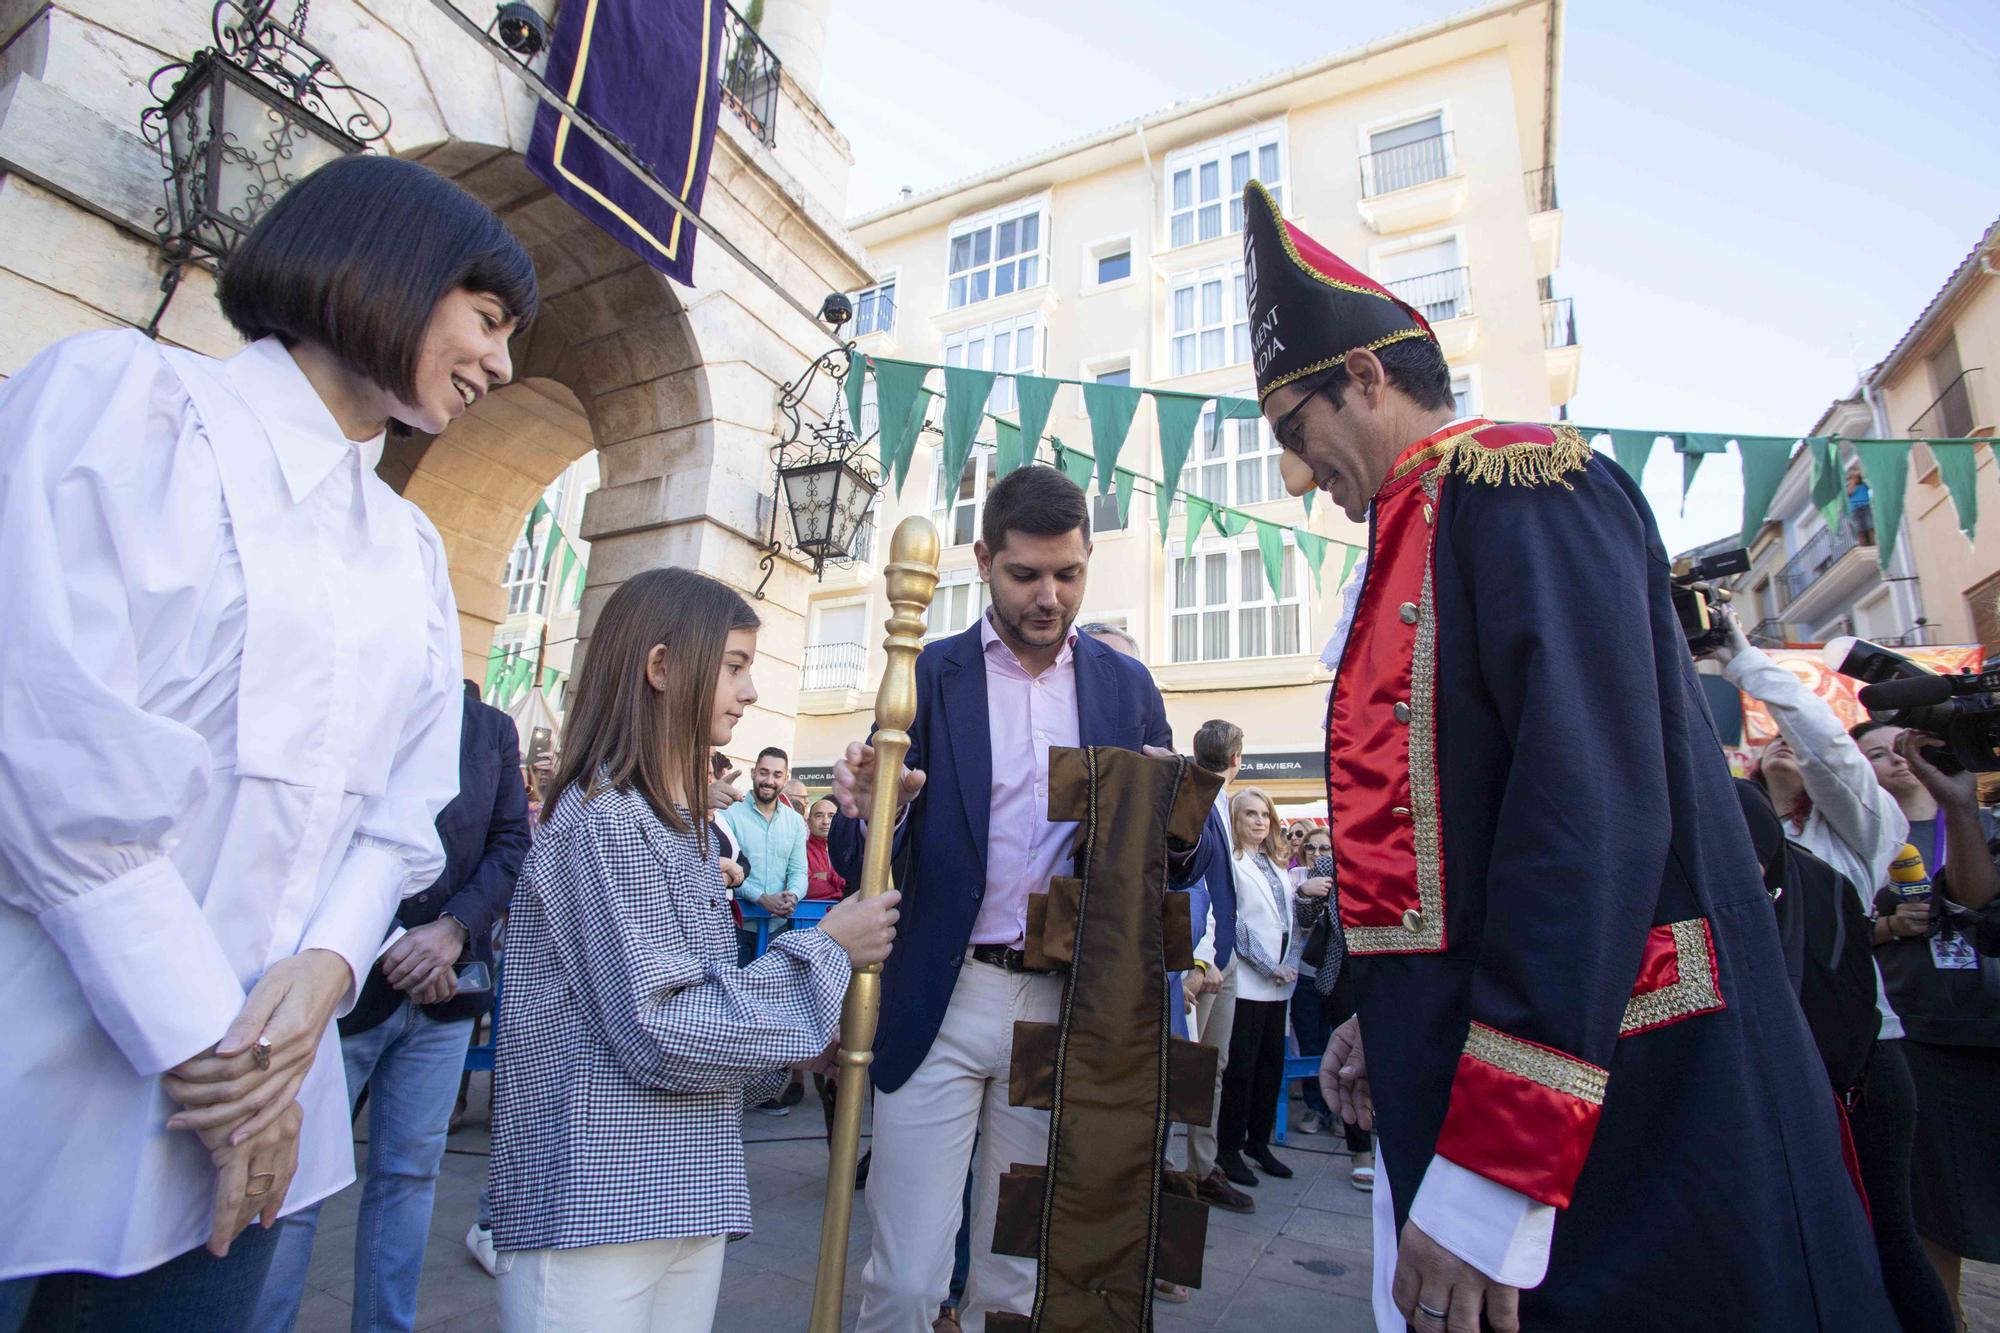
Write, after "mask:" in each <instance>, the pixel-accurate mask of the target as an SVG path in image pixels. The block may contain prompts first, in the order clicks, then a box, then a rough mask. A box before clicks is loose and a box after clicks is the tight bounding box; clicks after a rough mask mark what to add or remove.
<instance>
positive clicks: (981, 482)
mask: <svg viewBox="0 0 2000 1333" xmlns="http://www.w3.org/2000/svg"><path fill="white" fill-rule="evenodd" d="M965 467H966V469H967V470H968V471H970V472H971V473H972V495H971V496H970V497H969V498H968V497H965V496H962V495H959V494H958V493H957V489H958V488H962V487H963V486H964V484H965V472H960V473H959V474H958V478H957V480H956V481H955V482H954V483H953V486H954V490H953V492H952V494H951V495H949V496H947V495H946V494H945V489H944V486H945V482H944V450H943V449H942V448H937V449H933V450H932V451H931V503H930V518H931V522H932V523H933V524H935V525H936V527H937V530H938V540H939V541H940V542H942V543H943V544H944V545H945V546H947V547H952V546H970V545H971V544H972V543H973V542H975V541H978V540H979V524H980V522H981V520H983V519H984V518H985V517H986V495H987V492H989V491H991V490H992V489H993V446H992V445H990V444H975V445H973V446H972V452H971V453H970V454H967V455H966V458H965ZM965 509H970V510H971V512H972V519H971V525H972V526H971V535H969V536H967V537H965V538H964V539H962V540H961V539H960V538H958V537H956V536H955V535H954V533H955V532H956V531H957V527H956V520H957V517H958V514H959V511H961V510H965Z"/></svg>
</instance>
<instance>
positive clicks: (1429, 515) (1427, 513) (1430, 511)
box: [1424, 505, 1437, 523]
mask: <svg viewBox="0 0 2000 1333" xmlns="http://www.w3.org/2000/svg"><path fill="white" fill-rule="evenodd" d="M1424 522H1426V523H1435V522H1437V510H1436V509H1435V508H1434V507H1432V506H1431V505H1425V506H1424Z"/></svg>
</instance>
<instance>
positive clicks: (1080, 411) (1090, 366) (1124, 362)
mask: <svg viewBox="0 0 2000 1333" xmlns="http://www.w3.org/2000/svg"><path fill="white" fill-rule="evenodd" d="M1137 364H1138V353H1137V352H1135V351H1126V352H1120V353H1118V354H1117V355H1115V356H1100V357H1098V358H1096V359H1095V360H1091V361H1086V362H1084V363H1083V364H1082V366H1080V367H1079V368H1078V370H1077V378H1078V379H1080V380H1092V381H1094V380H1096V379H1097V377H1098V376H1100V375H1109V374H1112V373H1114V372H1116V371H1120V370H1122V371H1124V372H1125V382H1126V383H1127V384H1128V385H1129V384H1131V383H1132V374H1133V369H1134V367H1135V366H1136V365H1137ZM1076 414H1077V415H1078V416H1080V417H1087V416H1089V415H1090V407H1089V405H1088V403H1087V402H1086V401H1085V400H1084V397H1083V387H1082V386H1081V385H1079V386H1077V391H1076ZM1087 498H1088V499H1089V502H1090V535H1091V537H1092V538H1093V539H1095V538H1096V537H1097V535H1098V534H1099V533H1103V534H1104V535H1105V536H1108V537H1116V536H1118V535H1120V534H1121V533H1126V532H1130V531H1131V530H1132V525H1131V522H1130V517H1131V516H1130V515H1129V514H1128V515H1127V516H1126V518H1127V521H1126V522H1124V523H1119V524H1117V526H1115V527H1113V526H1110V525H1107V524H1104V523H1101V522H1099V521H1098V514H1099V512H1100V510H1099V506H1103V511H1104V512H1108V513H1109V514H1110V515H1111V516H1112V518H1113V519H1116V518H1117V516H1118V488H1117V486H1116V485H1113V486H1112V487H1111V488H1110V489H1109V490H1105V491H1092V492H1091V493H1090V495H1089V496H1088V497H1087ZM1132 503H1133V504H1134V505H1137V504H1138V503H1139V497H1138V494H1137V492H1134V493H1133V497H1132Z"/></svg>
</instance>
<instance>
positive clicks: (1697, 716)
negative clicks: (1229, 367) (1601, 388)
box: [1244, 181, 1896, 1333]
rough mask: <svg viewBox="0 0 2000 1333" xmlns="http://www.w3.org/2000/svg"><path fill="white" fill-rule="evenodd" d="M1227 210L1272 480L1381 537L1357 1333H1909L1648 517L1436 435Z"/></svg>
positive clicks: (1349, 905)
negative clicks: (1365, 1269) (1367, 1224)
mask: <svg viewBox="0 0 2000 1333" xmlns="http://www.w3.org/2000/svg"><path fill="white" fill-rule="evenodd" d="M1244 209H1245V213H1246V224H1245V227H1244V262H1245V279H1246V288H1247V295H1248V299H1249V314H1250V320H1251V330H1252V333H1251V336H1252V342H1253V348H1254V356H1255V362H1256V372H1257V388H1258V395H1259V398H1260V400H1261V402H1262V405H1263V409H1264V416H1265V419H1266V420H1267V421H1268V422H1270V423H1271V426H1272V429H1273V432H1274V433H1275V435H1276V437H1277V440H1278V443H1279V445H1280V447H1281V448H1282V449H1283V450H1284V454H1283V456H1282V466H1283V468H1284V472H1285V477H1286V482H1287V486H1288V489H1290V490H1291V492H1292V493H1293V494H1295V495H1296V494H1304V493H1305V492H1306V491H1307V490H1308V489H1310V488H1312V487H1317V488H1319V489H1320V490H1322V491H1324V492H1326V493H1327V494H1328V495H1330V496H1331V497H1332V499H1333V501H1334V503H1335V504H1336V505H1338V506H1339V507H1340V508H1341V509H1342V510H1343V511H1345V512H1346V514H1347V515H1348V517H1349V518H1351V519H1354V520H1356V521H1361V520H1363V519H1364V518H1365V519H1366V520H1367V522H1368V525H1369V551H1368V560H1367V565H1366V569H1365V573H1363V574H1362V575H1360V576H1359V577H1360V578H1361V580H1362V581H1361V583H1360V585H1359V587H1358V589H1351V590H1350V592H1349V602H1350V606H1351V608H1352V611H1353V615H1352V617H1351V625H1350V626H1349V628H1348V631H1347V637H1346V641H1345V644H1344V651H1341V652H1340V655H1339V658H1338V661H1339V667H1338V672H1337V675H1336V677H1335V684H1334V688H1333V693H1332V697H1331V700H1330V704H1329V708H1328V714H1327V751H1328V788H1329V791H1328V810H1329V813H1330V815H1331V822H1332V825H1333V838H1334V857H1335V862H1336V865H1337V874H1338V878H1339V882H1340V889H1341V892H1340V917H1341V923H1342V925H1343V926H1344V928H1345V931H1346V936H1347V948H1348V959H1349V961H1348V966H1349V967H1351V968H1352V969H1353V973H1354V980H1355V986H1356V1009H1357V1013H1358V1024H1359V1026H1358V1031H1357V1029H1356V1026H1355V1024H1354V1022H1350V1023H1348V1024H1344V1025H1343V1026H1342V1029H1341V1031H1340V1032H1339V1033H1337V1034H1336V1038H1335V1040H1334V1041H1333V1042H1332V1043H1330V1044H1329V1051H1328V1056H1327V1064H1326V1065H1325V1066H1323V1071H1325V1076H1324V1077H1323V1080H1322V1081H1323V1083H1328V1084H1334V1085H1335V1086H1334V1087H1332V1088H1331V1089H1330V1093H1329V1095H1330V1096H1337V1097H1338V1099H1339V1100H1340V1102H1341V1104H1342V1109H1343V1111H1344V1112H1348V1113H1350V1118H1355V1119H1359V1120H1360V1121H1361V1122H1362V1123H1363V1124H1364V1126H1366V1125H1367V1124H1368V1123H1369V1120H1370V1119H1371V1115H1370V1113H1371V1112H1372V1119H1373V1121H1374V1122H1376V1123H1375V1126H1374V1127H1375V1128H1376V1131H1377V1133H1378V1134H1379V1135H1380V1145H1381V1151H1380V1153H1379V1155H1378V1161H1377V1170H1378V1173H1379V1174H1378V1180H1377V1188H1376V1190H1375V1196H1374V1197H1375V1216H1376V1225H1375V1255H1376V1285H1375V1308H1376V1318H1377V1322H1378V1325H1379V1326H1380V1327H1382V1328H1384V1329H1393V1330H1401V1329H1403V1328H1404V1327H1405V1321H1408V1325H1409V1327H1411V1328H1414V1329H1415V1330H1417V1333H1435V1331H1436V1330H1441V1329H1446V1328H1449V1329H1451V1330H1454V1333H1456V1331H1457V1330H1466V1331H1467V1333H1471V1331H1472V1330H1476V1329H1478V1328H1480V1327H1481V1324H1480V1320H1481V1318H1482V1317H1483V1318H1484V1319H1485V1321H1486V1326H1488V1327H1491V1328H1493V1329H1496V1330H1511V1329H1515V1328H1529V1329H1534V1330H1536V1331H1537V1333H1553V1331H1556V1330H1576V1331H1577V1333H1603V1330H1605V1329H1611V1328H1616V1329H1619V1330H1620V1331H1621V1333H1641V1331H1642V1330H1653V1329H1658V1330H1668V1329H1672V1330H1676V1331H1679V1330H1688V1329H1718V1330H1720V1329H1732V1330H1733V1329H1785V1330H1788V1331H1790V1330H1802V1329H1822V1330H1825V1329H1840V1330H1869V1331H1871V1333H1872V1331H1873V1330H1881V1329H1893V1328H1895V1326H1896V1325H1895V1319H1894V1316H1893V1315H1892V1313H1891V1312H1890V1309H1889V1306H1888V1303H1887V1300H1886V1297H1885V1296H1884V1294H1883V1291H1882V1283H1881V1277H1880V1274H1879V1271H1878V1270H1877V1267H1876V1262H1875V1254H1874V1247H1873V1245H1872V1244H1871V1243H1870V1241H1869V1235H1868V1227H1867V1221H1866V1216H1865V1213H1864V1211H1863V1204H1862V1202H1861V1200H1860V1198H1859V1195H1858V1192H1857V1189H1856V1187H1855V1185H1854V1184H1853V1183H1852V1181H1851V1179H1850V1176H1849V1174H1848V1172H1847V1170H1846V1168H1845V1163H1844V1158H1843V1151H1842V1150H1843V1143H1842V1139H1841V1130H1840V1126H1839V1121H1838V1112H1839V1108H1838V1107H1837V1105H1836V1104H1835V1102H1834V1100H1833V1099H1832V1097H1831V1096H1830V1095H1829V1093H1828V1091H1827V1087H1826V1079H1825V1076H1824V1074H1823V1072H1822V1071H1821V1070H1820V1068H1819V1065H1818V1057H1817V1056H1816V1055H1815V1053H1814V1049H1813V1045H1812V1041H1811V1038H1810V1036H1809V1035H1808V1034H1807V1031H1806V1027H1805V1023H1804V1020H1803V1018H1802V1017H1801V1015H1800V1013H1799V1007H1798V1004H1797V1002H1796V1001H1795V1000H1794V999H1793V997H1792V995H1791V992H1790V987H1789V984H1788V982H1787V980H1786V974H1785V968H1784V962H1783V959H1782V957H1781V955H1780V952H1779V946H1778V938H1777V931H1776V927H1775V926H1774V925H1773V922H1772V916H1771V908H1770V902H1769V899H1768V898H1767V897H1766V895H1765V891H1764V887H1763V883H1762V880H1761V876H1760V874H1759V871H1758V867H1757V862H1756V860H1755V858H1754V854H1753V852H1752V850H1751V846H1750V839H1749V834H1748V832H1747V830H1746V828H1745V826H1744V822H1743V816H1742V814H1741V812H1740V810H1739V809H1738V806H1737V801H1736V794H1735V791H1734V789H1733V788H1732V787H1731V785H1730V775H1729V771H1728V768H1727V766H1726V765H1725V763H1724V760H1723V756H1722V750H1721V747H1720V745H1719V744H1718V742H1717V740H1716V736H1715V732H1714V729H1713V726H1712V724H1711V722H1710V720H1709V717H1708V714H1707V710H1706V708H1705V706H1704V705H1703V703H1702V700H1701V695H1700V691H1699V689H1698V687H1697V684H1696V679H1695V672H1694V666H1693V662H1692V660H1691V659H1690V657H1689V654H1688V650H1687V644H1686V641H1685V639H1684V637H1683V635H1682V632H1681V630H1680V627H1679V623H1678V621H1677V620H1676V618H1675V615H1674V612H1673V609H1672V604H1671V600H1670V589H1669V584H1668V566H1667V560H1666V556H1665V553H1664V551H1663V550H1662V548H1661V544H1660V538H1659V533H1658V531H1657V530H1656V528H1655V526H1654V522H1653V518H1652V514H1651V511H1650V510H1649V509H1648V508H1647V506H1646V501H1645V499H1644V497H1643V496H1641V495H1640V493H1639V490H1638V488H1637V487H1636V486H1635V485H1634V484H1633V483H1632V482H1631V481H1630V479H1628V478H1627V477H1626V476H1625V474H1624V473H1623V472H1622V471H1620V470H1619V469H1617V468H1616V467H1615V466H1613V465H1611V464H1610V463H1609V462H1608V460H1607V459H1605V458H1604V457H1602V456H1601V455H1596V454H1594V453H1593V452H1592V451H1591V449H1590V448H1589V446H1588V444H1587V443H1586V442H1585V441H1584V440H1583V438H1582V437H1581V436H1580V435H1578V434H1577V432H1576V431H1575V430H1574V429H1573V428H1571V427H1568V426H1557V427H1554V428H1553V429H1552V428H1549V427H1544V426H1509V425H1496V424H1495V423H1493V422H1491V421H1486V420H1483V419H1479V418H1470V419H1460V420H1453V419H1452V418H1453V410H1452V395H1451V388H1450V384H1451V380H1450V371H1449V369H1448V368H1447V366H1446V365H1445V362H1444V359H1443V356H1442V354H1441V353H1440V352H1439V350H1438V346H1437V342H1436V339H1435V337H1434V335H1433V334H1432V332H1431V330H1430V326H1429V325H1428V324H1427V323H1426V322H1425V320H1424V319H1423V317H1422V316H1421V315H1419V314H1418V313H1417V312H1416V311H1415V310H1413V309H1411V308H1410V307H1409V306H1407V305H1405V304H1404V303H1403V302H1401V301H1399V300H1397V299H1396V298H1395V297H1394V296H1393V295H1391V294H1390V293H1389V292H1388V291H1387V290H1386V289H1384V288H1383V287H1382V286H1381V285H1380V284H1378V283H1376V282H1374V281H1373V280H1372V279H1370V278H1368V277H1367V276H1366V275H1364V274H1362V273H1360V272H1358V271H1357V270H1355V269H1354V268H1352V267H1350V266H1349V265H1347V264H1345V263H1342V262H1341V261H1340V260H1339V259H1338V258H1336V257H1335V256H1334V255H1332V254H1331V253H1329V252H1328V251H1327V250H1325V249H1324V248H1322V247H1321V246H1319V245H1317V244H1315V243H1314V242H1313V241H1312V239H1311V238H1310V237H1308V236H1306V235H1305V234H1304V233H1303V232H1301V231H1299V230H1298V229H1297V228H1295V227H1292V226H1291V225H1290V224H1288V223H1287V222H1285V221H1284V219H1283V218H1282V217H1281V216H1280V214H1279V211H1278V209H1277V207H1276V206H1275V205H1274V203H1273V202H1272V200H1271V197H1270V195H1269V194H1267V193H1266V192H1265V190H1264V189H1263V187H1262V186H1261V185H1259V184H1258V183H1256V182H1254V181H1253V182H1251V183H1250V186H1249V188H1248V190H1247V191H1246V193H1245V196H1244ZM1384 1175H1385V1176H1386V1177H1387V1179H1386V1181H1384V1180H1382V1179H1381V1178H1380V1177H1381V1176H1384Z"/></svg>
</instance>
